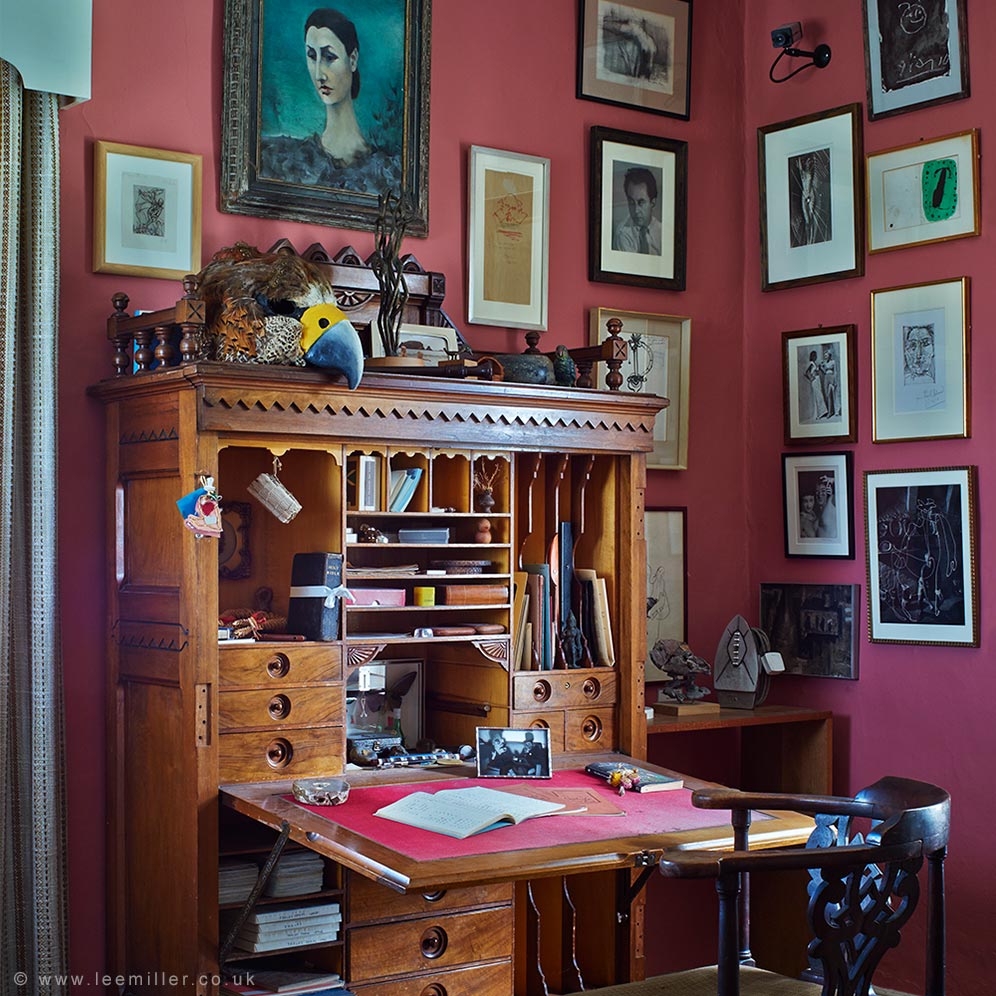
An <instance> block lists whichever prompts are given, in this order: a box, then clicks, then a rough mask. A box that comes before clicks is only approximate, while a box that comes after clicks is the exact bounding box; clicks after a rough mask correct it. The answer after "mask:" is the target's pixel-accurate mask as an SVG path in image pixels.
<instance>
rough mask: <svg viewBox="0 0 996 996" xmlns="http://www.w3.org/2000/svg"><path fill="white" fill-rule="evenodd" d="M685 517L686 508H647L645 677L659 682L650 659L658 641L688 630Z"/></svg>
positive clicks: (682, 637) (680, 635)
mask: <svg viewBox="0 0 996 996" xmlns="http://www.w3.org/2000/svg"><path fill="white" fill-rule="evenodd" d="M687 516H688V510H687V509H685V508H648V509H646V511H645V512H644V516H643V522H644V533H645V534H646V537H647V661H646V668H645V670H646V680H647V681H662V680H664V679H663V673H662V672H661V671H660V669H659V668H657V667H656V666H655V665H654V664H652V663H651V661H650V652H651V651H652V650H653V649H654V646H655V645H656V644H657V643H658V642H660V641H661V640H678V641H682V642H683V641H684V640H685V638H686V634H687V632H688V598H687V592H688V569H687V565H686V556H687V555H686V552H685V551H686V549H687V535H688V533H687Z"/></svg>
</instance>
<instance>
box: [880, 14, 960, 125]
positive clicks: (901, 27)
mask: <svg viewBox="0 0 996 996" xmlns="http://www.w3.org/2000/svg"><path fill="white" fill-rule="evenodd" d="M966 6H967V4H966V0H917V2H916V3H896V0H862V8H863V12H864V18H863V20H864V28H865V70H866V76H865V79H866V81H867V84H868V120H869V121H875V120H876V119H877V118H885V117H889V116H890V115H892V114H901V113H902V112H903V111H912V110H914V109H915V108H920V107H929V106H930V105H931V104H943V103H945V102H946V101H949V100H960V99H962V98H963V97H967V96H968V93H969V86H968V24H967V22H966V20H965V8H966Z"/></svg>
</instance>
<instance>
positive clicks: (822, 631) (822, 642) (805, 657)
mask: <svg viewBox="0 0 996 996" xmlns="http://www.w3.org/2000/svg"><path fill="white" fill-rule="evenodd" d="M859 593H860V589H859V587H858V585H856V584H762V585H761V622H760V627H761V629H763V630H764V632H765V633H767V634H768V638H769V639H770V640H771V649H772V650H773V651H775V652H776V653H779V654H781V655H782V661H783V662H784V663H785V673H786V674H798V675H803V676H805V677H807V678H846V679H848V680H850V681H855V680H857V677H858V639H857V631H856V629H855V625H854V622H855V619H856V618H857V606H858V596H859Z"/></svg>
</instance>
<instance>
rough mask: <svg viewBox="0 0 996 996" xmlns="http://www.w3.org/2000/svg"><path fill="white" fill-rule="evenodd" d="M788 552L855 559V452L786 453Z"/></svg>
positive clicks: (808, 555) (788, 553) (804, 555)
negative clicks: (852, 453) (853, 462)
mask: <svg viewBox="0 0 996 996" xmlns="http://www.w3.org/2000/svg"><path fill="white" fill-rule="evenodd" d="M782 482H783V490H784V497H785V556H786V557H831V558H837V559H840V560H853V559H854V482H853V477H852V455H851V453H850V452H843V453H812V454H810V453H807V454H805V455H798V454H794V453H783V454H782Z"/></svg>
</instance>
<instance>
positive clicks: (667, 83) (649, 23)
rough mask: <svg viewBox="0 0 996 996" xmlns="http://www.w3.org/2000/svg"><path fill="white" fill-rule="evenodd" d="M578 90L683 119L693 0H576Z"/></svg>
mask: <svg viewBox="0 0 996 996" xmlns="http://www.w3.org/2000/svg"><path fill="white" fill-rule="evenodd" d="M579 9H580V14H581V23H580V25H579V27H578V89H577V95H578V96H579V97H582V98H584V99H587V100H598V101H601V102H602V103H605V104H618V105H620V106H622V107H637V108H639V109H640V110H643V111H653V112H654V113H656V114H667V115H669V116H670V117H674V118H683V119H684V120H686V121H687V120H688V116H689V102H690V80H691V75H692V72H691V71H692V0H581V4H580V8H579Z"/></svg>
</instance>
